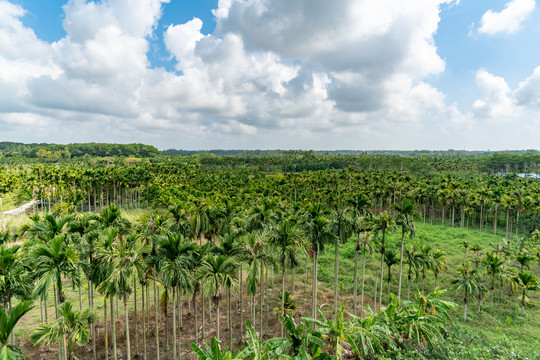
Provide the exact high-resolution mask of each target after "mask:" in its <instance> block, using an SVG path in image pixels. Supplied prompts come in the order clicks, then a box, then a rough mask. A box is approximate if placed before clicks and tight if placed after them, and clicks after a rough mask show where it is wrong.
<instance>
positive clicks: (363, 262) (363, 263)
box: [360, 245, 367, 317]
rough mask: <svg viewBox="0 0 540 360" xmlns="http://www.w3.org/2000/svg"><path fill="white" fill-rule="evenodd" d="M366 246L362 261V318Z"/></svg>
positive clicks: (362, 310) (362, 313)
mask: <svg viewBox="0 0 540 360" xmlns="http://www.w3.org/2000/svg"><path fill="white" fill-rule="evenodd" d="M366 250H367V249H366V246H365V245H364V254H363V256H362V257H363V260H362V295H361V299H362V300H361V303H360V317H362V316H363V315H364V285H365V280H366V279H365V276H366Z"/></svg>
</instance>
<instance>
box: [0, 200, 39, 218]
mask: <svg viewBox="0 0 540 360" xmlns="http://www.w3.org/2000/svg"><path fill="white" fill-rule="evenodd" d="M36 203H37V201H36V200H32V201H30V202H29V203H26V204H24V205H22V206H19V207H18V208H16V209H13V210H8V211H4V212H0V215H11V216H17V215H21V214H24V213H25V212H26V211H27V210H28V209H30V208H32V206H34V204H36Z"/></svg>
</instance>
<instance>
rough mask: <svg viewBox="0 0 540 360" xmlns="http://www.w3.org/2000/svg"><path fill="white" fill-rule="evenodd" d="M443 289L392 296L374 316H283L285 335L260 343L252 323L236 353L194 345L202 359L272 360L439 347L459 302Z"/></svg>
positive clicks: (366, 355)
mask: <svg viewBox="0 0 540 360" xmlns="http://www.w3.org/2000/svg"><path fill="white" fill-rule="evenodd" d="M443 293H444V291H442V290H439V289H436V290H435V291H434V292H433V293H431V294H429V295H427V296H424V295H421V294H420V293H418V294H417V295H416V299H415V301H414V302H410V301H407V302H405V303H404V304H403V305H399V304H398V303H397V301H396V300H395V297H394V296H393V295H391V297H390V304H389V305H388V307H386V308H383V310H382V311H381V312H379V313H378V314H375V313H374V312H373V310H371V309H368V316H367V317H366V318H361V317H356V316H354V315H350V316H351V320H345V319H344V317H345V316H344V313H345V308H344V307H343V308H341V310H340V311H338V313H337V316H336V317H335V319H334V318H326V317H325V315H324V313H323V312H322V311H321V310H320V309H319V316H320V318H321V319H320V320H318V319H313V318H302V320H301V321H300V322H299V323H298V324H297V323H296V321H295V320H294V318H293V317H292V316H291V315H288V314H287V315H285V316H284V317H282V318H281V321H282V324H283V328H284V329H285V330H286V336H285V337H282V338H274V339H270V340H267V341H264V342H262V341H260V339H259V337H258V336H257V334H256V332H255V331H254V330H253V327H252V326H251V324H250V323H249V321H248V322H246V331H247V336H248V340H247V341H246V342H245V344H244V348H243V349H242V350H241V351H240V352H238V353H236V354H233V353H231V352H230V351H226V350H222V349H221V347H220V345H219V342H218V341H217V340H216V339H215V338H214V339H212V343H211V346H208V345H206V351H205V350H204V349H202V348H200V347H198V346H197V345H196V344H194V343H192V344H191V347H192V349H193V350H194V351H195V353H196V354H197V356H198V357H199V359H201V360H210V359H213V360H233V359H244V358H250V359H254V360H269V359H302V360H308V359H321V360H322V359H335V360H339V359H342V358H345V357H346V358H352V357H357V358H361V359H366V358H372V357H377V356H378V355H380V354H383V353H385V352H386V351H387V350H390V351H395V352H400V349H401V348H403V347H405V346H407V347H408V348H410V347H416V348H419V349H423V348H425V349H434V348H436V347H437V346H438V344H439V343H440V342H441V341H442V340H443V330H444V329H445V326H446V325H447V324H448V323H450V322H451V318H450V316H449V314H448V311H450V310H454V309H455V308H456V307H455V304H454V303H452V302H449V301H445V300H441V299H439V297H440V295H441V294H443Z"/></svg>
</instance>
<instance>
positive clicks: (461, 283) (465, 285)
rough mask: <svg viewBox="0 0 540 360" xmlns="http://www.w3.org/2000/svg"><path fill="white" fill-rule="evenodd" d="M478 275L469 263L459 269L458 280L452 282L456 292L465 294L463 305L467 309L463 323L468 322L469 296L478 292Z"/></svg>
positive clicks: (464, 311) (464, 312)
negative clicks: (461, 291) (461, 290)
mask: <svg viewBox="0 0 540 360" xmlns="http://www.w3.org/2000/svg"><path fill="white" fill-rule="evenodd" d="M478 283H479V279H478V275H477V273H476V269H471V268H470V267H469V264H468V263H463V264H462V265H460V266H459V267H458V278H456V279H454V280H453V281H452V284H453V285H454V287H455V288H456V290H460V289H463V290H464V292H465V296H464V300H463V303H464V305H465V309H464V310H463V321H467V303H468V301H469V296H471V295H474V294H475V293H476V292H477V291H478Z"/></svg>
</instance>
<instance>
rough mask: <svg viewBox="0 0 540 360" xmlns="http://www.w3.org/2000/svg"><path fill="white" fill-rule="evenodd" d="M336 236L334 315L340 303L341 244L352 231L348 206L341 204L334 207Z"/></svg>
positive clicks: (333, 217) (333, 218) (333, 220)
mask: <svg viewBox="0 0 540 360" xmlns="http://www.w3.org/2000/svg"><path fill="white" fill-rule="evenodd" d="M331 227H332V231H333V232H334V234H335V235H336V236H335V238H334V317H336V316H337V303H338V273H339V245H340V244H343V243H345V242H346V241H347V239H348V238H349V236H350V235H351V232H352V227H353V225H352V221H351V219H350V218H349V214H348V208H347V207H342V206H340V204H339V201H338V205H337V206H336V208H335V209H334V212H333V214H332V221H331Z"/></svg>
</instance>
